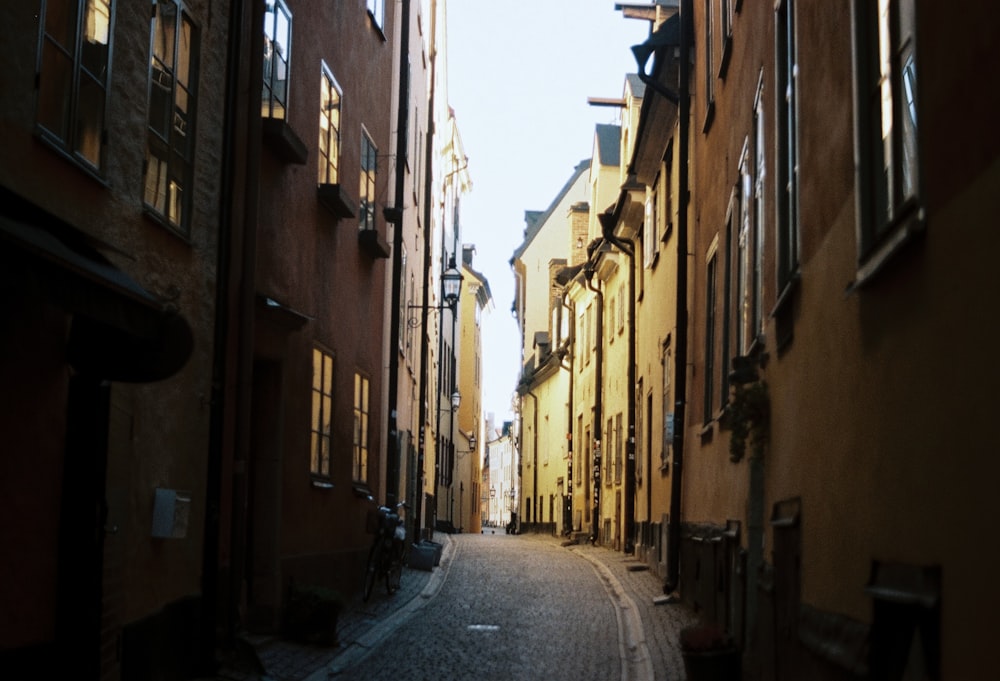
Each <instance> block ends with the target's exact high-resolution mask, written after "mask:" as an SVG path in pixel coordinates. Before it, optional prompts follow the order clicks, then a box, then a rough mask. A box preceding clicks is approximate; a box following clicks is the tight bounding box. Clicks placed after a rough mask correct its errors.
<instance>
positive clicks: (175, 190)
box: [143, 0, 199, 236]
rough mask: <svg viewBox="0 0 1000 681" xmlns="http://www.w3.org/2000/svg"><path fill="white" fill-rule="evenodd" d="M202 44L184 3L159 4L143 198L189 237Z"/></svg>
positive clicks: (155, 4)
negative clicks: (196, 99) (199, 54)
mask: <svg viewBox="0 0 1000 681" xmlns="http://www.w3.org/2000/svg"><path fill="white" fill-rule="evenodd" d="M198 40H199V35H198V30H197V28H196V27H195V25H194V23H193V22H192V20H191V17H190V15H189V14H188V13H187V11H186V10H185V9H184V6H183V5H182V4H179V3H175V2H172V1H171V0H158V1H155V2H153V19H152V48H151V52H152V56H151V58H150V67H149V73H150V85H149V127H148V136H147V139H148V141H147V149H146V167H145V182H144V185H145V190H144V194H143V200H144V201H145V204H146V206H147V207H148V208H150V209H151V210H152V211H153V212H154V213H156V214H157V215H160V216H162V217H163V218H165V219H166V221H167V222H168V223H169V225H170V226H171V227H172V228H173V229H176V230H177V231H179V232H180V233H182V234H184V235H185V236H186V235H188V234H190V230H191V194H192V192H191V191H190V190H191V188H192V183H193V177H194V132H195V131H194V122H195V98H196V93H197V92H198Z"/></svg>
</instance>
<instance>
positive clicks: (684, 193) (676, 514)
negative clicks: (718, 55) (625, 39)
mask: <svg viewBox="0 0 1000 681" xmlns="http://www.w3.org/2000/svg"><path fill="white" fill-rule="evenodd" d="M692 18H693V17H692V11H691V0H681V7H680V23H681V26H680V30H681V36H680V54H681V59H682V60H683V62H682V64H681V69H680V82H679V88H678V90H679V92H678V95H679V101H678V105H677V106H678V135H679V136H680V148H679V150H678V157H677V161H678V164H679V166H680V167H679V172H678V183H679V185H680V197H679V198H680V202H679V203H680V206H679V210H678V213H677V301H676V302H677V311H676V316H677V346H676V350H677V352H676V354H675V355H674V456H673V469H674V470H673V476H672V477H671V480H670V521H669V526H668V530H667V539H668V551H667V554H668V562H667V581H666V583H665V584H664V585H663V591H664V593H671V592H673V591H675V590H676V589H677V587H678V586H679V583H680V548H681V474H682V473H683V470H684V430H685V416H684V409H685V400H686V398H687V334H688V329H687V295H688V293H687V290H688V274H687V269H688V266H687V264H688V261H687V258H688V244H687V236H688V202H689V201H690V199H691V195H690V191H689V182H690V180H689V175H688V153H689V139H688V138H689V131H688V128H689V125H690V117H691V93H690V91H689V83H688V80H689V76H690V57H689V56H688V55H689V53H690V51H691V42H692V40H691V25H692ZM657 61H659V57H657Z"/></svg>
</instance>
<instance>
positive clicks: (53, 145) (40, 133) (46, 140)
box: [35, 125, 111, 189]
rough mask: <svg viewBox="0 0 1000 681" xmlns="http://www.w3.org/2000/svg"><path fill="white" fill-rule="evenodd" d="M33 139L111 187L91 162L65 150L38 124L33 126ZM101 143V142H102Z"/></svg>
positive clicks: (85, 173) (107, 187)
mask: <svg viewBox="0 0 1000 681" xmlns="http://www.w3.org/2000/svg"><path fill="white" fill-rule="evenodd" d="M35 139H37V140H38V141H39V142H41V143H42V144H44V145H45V146H46V147H48V148H49V149H51V150H52V151H53V152H54V153H55V154H56V155H58V156H60V157H62V158H64V159H66V160H67V161H69V162H70V163H72V164H73V165H74V166H76V167H77V168H79V169H80V171H82V172H83V174H84V175H86V176H87V177H89V178H90V179H92V180H94V181H95V182H97V183H98V184H100V185H101V186H102V187H104V188H105V189H109V188H110V187H111V183H110V182H108V180H107V178H106V177H104V175H103V173H102V171H101V170H100V169H98V168H97V167H95V166H93V165H91V163H90V162H89V161H87V160H85V159H83V158H81V157H80V156H77V155H76V154H74V153H72V152H70V151H67V149H66V148H65V147H64V146H63V144H62V143H61V142H60V141H59V139H58V138H57V137H54V136H53V135H51V134H50V133H48V131H46V130H45V128H43V127H41V126H40V125H39V126H37V127H36V128H35ZM102 144H103V143H102Z"/></svg>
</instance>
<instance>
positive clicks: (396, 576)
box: [385, 547, 403, 596]
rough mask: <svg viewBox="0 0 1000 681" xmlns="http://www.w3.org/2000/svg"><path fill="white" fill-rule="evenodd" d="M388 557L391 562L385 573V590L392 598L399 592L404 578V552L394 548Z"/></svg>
mask: <svg viewBox="0 0 1000 681" xmlns="http://www.w3.org/2000/svg"><path fill="white" fill-rule="evenodd" d="M388 554H389V555H387V556H386V558H387V560H388V561H389V565H388V566H387V568H388V569H387V570H386V571H385V590H386V591H387V592H388V593H389V595H390V596H391V595H392V594H394V593H396V592H397V591H398V590H399V585H400V582H401V581H402V578H403V552H402V550H401V549H397V548H396V547H392V548H391V549H390V550H389V551H388Z"/></svg>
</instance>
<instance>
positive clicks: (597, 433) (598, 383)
mask: <svg viewBox="0 0 1000 681" xmlns="http://www.w3.org/2000/svg"><path fill="white" fill-rule="evenodd" d="M591 264H592V263H589V262H588V263H587V265H588V266H589V265H591ZM584 276H585V279H584V281H586V284H587V288H588V289H590V290H591V291H592V292H593V293H594V295H595V296H596V297H597V338H604V294H603V293H602V292H601V289H599V288H597V287H595V286H594V283H593V281H592V279H593V276H594V270H592V269H590V268H589V267H587V268H584ZM584 342H585V343H589V342H590V339H589V338H585V339H584ZM595 345H596V346H597V347H596V349H595V354H596V357H595V361H596V362H597V368H596V369H595V380H594V386H595V390H594V452H595V453H594V464H593V465H594V469H593V476H594V498H593V504H594V508H593V515H592V516H591V532H590V543H591V544H596V543H597V532H598V530H599V529H600V525H599V524H600V518H599V516H600V511H601V462H602V460H603V456H604V452H602V451H601V421H602V419H603V418H604V415H603V413H602V411H601V410H602V406H603V405H602V401H601V400H602V397H603V395H604V344H603V343H595Z"/></svg>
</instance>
